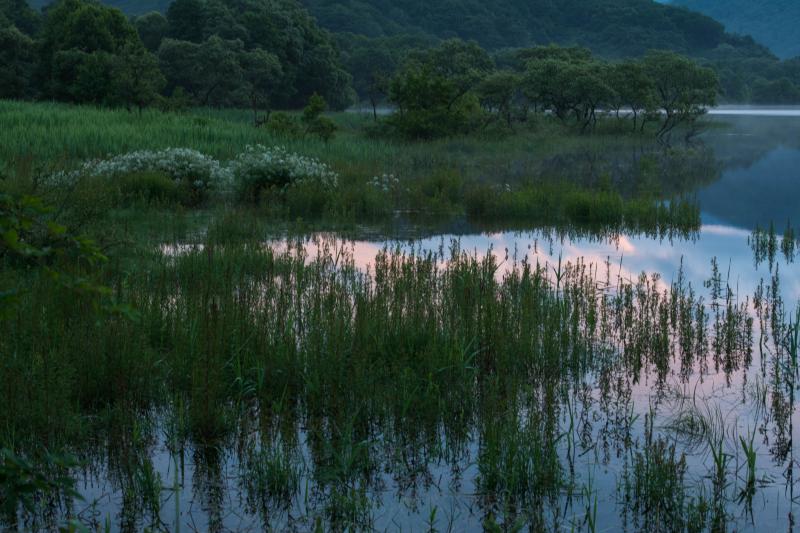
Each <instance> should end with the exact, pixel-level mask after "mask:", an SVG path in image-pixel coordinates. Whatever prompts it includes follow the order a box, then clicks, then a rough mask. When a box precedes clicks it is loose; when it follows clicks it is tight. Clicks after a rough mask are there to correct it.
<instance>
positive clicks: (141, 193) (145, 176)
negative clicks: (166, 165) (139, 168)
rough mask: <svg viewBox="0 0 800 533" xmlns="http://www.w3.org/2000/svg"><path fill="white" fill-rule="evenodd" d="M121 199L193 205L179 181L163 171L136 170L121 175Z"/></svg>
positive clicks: (126, 202) (128, 201) (129, 201)
mask: <svg viewBox="0 0 800 533" xmlns="http://www.w3.org/2000/svg"><path fill="white" fill-rule="evenodd" d="M117 185H118V187H119V193H120V200H121V201H122V203H123V204H130V203H135V202H144V203H147V204H175V203H181V204H184V205H192V204H193V199H192V197H191V195H189V196H188V197H187V196H186V195H185V194H182V193H184V192H191V191H186V190H185V189H183V190H182V187H181V186H180V184H179V183H178V182H176V181H175V180H173V179H172V178H171V177H170V176H168V175H167V174H164V173H163V172H134V173H132V174H125V175H123V176H120V178H119V180H118V181H117Z"/></svg>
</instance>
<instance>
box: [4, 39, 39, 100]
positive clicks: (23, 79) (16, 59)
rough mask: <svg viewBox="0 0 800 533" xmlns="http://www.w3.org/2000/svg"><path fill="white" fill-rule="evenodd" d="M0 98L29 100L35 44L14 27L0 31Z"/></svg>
mask: <svg viewBox="0 0 800 533" xmlns="http://www.w3.org/2000/svg"><path fill="white" fill-rule="evenodd" d="M0 65H2V67H0V98H29V97H31V96H33V95H34V90H33V87H32V86H31V80H32V77H33V72H34V69H35V67H36V44H35V42H34V41H33V39H31V38H30V37H28V36H27V35H25V34H24V33H22V32H21V31H19V30H18V29H17V28H16V27H15V26H9V27H6V28H2V29H0Z"/></svg>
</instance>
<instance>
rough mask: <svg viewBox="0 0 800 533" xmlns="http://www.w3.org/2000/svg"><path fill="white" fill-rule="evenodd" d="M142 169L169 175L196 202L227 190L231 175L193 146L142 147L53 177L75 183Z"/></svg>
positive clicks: (217, 162) (53, 179) (62, 182)
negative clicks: (191, 147)
mask: <svg viewBox="0 0 800 533" xmlns="http://www.w3.org/2000/svg"><path fill="white" fill-rule="evenodd" d="M142 172H157V173H161V174H164V175H167V176H169V177H170V178H171V179H172V180H174V181H175V182H176V184H178V185H179V186H180V187H182V188H185V189H187V190H188V195H187V198H191V199H192V203H193V204H197V203H201V202H203V201H204V200H205V199H206V198H207V196H208V193H209V192H210V191H212V190H215V189H218V190H223V189H225V188H226V187H227V185H228V183H229V182H230V177H229V174H228V172H227V169H225V168H224V167H223V166H222V165H221V164H220V163H219V161H217V160H216V159H214V158H212V157H210V156H207V155H205V154H202V153H200V152H198V151H197V150H191V149H189V148H167V149H165V150H158V151H153V150H139V151H136V152H129V153H127V154H121V155H116V156H113V157H110V158H108V159H103V160H95V161H88V162H86V163H84V164H83V166H82V167H81V168H79V169H78V170H76V171H74V172H61V173H58V174H55V175H53V176H51V181H52V182H54V183H56V184H66V185H69V184H72V183H75V182H76V181H77V180H78V179H79V178H81V177H87V176H88V177H93V178H96V177H104V178H119V177H121V176H125V175H131V174H136V173H142Z"/></svg>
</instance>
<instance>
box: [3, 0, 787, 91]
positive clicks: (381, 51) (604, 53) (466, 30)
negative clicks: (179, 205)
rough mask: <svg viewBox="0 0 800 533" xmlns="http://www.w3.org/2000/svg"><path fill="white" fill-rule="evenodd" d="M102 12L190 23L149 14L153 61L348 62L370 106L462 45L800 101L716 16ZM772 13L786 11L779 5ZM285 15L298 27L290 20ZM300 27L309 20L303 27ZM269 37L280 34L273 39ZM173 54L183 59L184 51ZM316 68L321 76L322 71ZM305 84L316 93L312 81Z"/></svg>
mask: <svg viewBox="0 0 800 533" xmlns="http://www.w3.org/2000/svg"><path fill="white" fill-rule="evenodd" d="M675 1H678V0H675ZM680 1H682V2H686V3H687V4H689V3H690V4H691V5H692V7H698V8H701V7H703V6H704V5H706V4H709V5H710V4H713V3H714V0H680ZM3 2H5V3H6V4H8V5H10V4H16V5H17V6H18V8H16V9H12V11H15V12H17V13H23V12H25V10H24V9H23V8H22V7H19V6H22V5H24V1H23V0H0V5H3V4H2V3H3ZM44 3H47V0H34V3H33V4H32V5H34V6H35V7H41V6H42V4H44ZM104 3H105V4H108V5H111V6H116V7H119V8H121V9H123V10H124V11H125V12H126V13H128V14H129V15H132V16H133V15H141V14H142V13H143V12H144V11H151V10H153V9H155V10H160V11H161V12H163V13H165V14H166V13H168V12H174V13H178V12H180V13H181V14H180V16H179V17H178V18H180V19H181V20H182V21H185V27H184V28H182V29H181V28H179V27H178V26H180V23H178V24H177V25H176V23H174V21H173V22H172V23H170V24H169V27H168V26H167V23H166V22H165V19H164V17H159V16H158V15H154V14H152V13H151V14H149V15H148V16H144V17H143V16H139V17H138V19H137V20H136V21H135V25H136V28H137V30H138V31H139V35H140V37H141V39H142V41H144V43H145V45H146V46H147V47H148V48H149V49H150V50H151V51H152V52H153V53H157V52H159V50H158V48H159V47H160V46H161V44H162V40H163V39H164V38H168V39H170V41H167V42H166V44H167V45H168V47H169V46H172V47H173V48H174V43H172V42H171V40H173V39H178V40H181V41H185V42H194V43H200V42H202V41H205V40H207V39H209V38H211V37H212V36H219V37H220V38H222V39H223V40H225V41H226V42H228V43H229V45H227V46H229V47H230V46H233V45H232V44H230V43H233V42H234V41H237V40H238V41H241V43H242V45H243V47H244V48H243V49H249V48H252V47H253V46H254V43H255V44H258V45H259V46H260V47H262V48H264V49H266V50H269V51H271V52H273V50H272V48H271V47H273V46H275V47H277V49H281V48H283V49H284V51H283V52H280V53H277V54H276V55H277V56H278V58H279V59H280V60H282V61H283V62H284V63H283V68H284V70H290V71H294V70H296V68H295V63H296V62H297V61H299V60H300V58H302V60H303V61H312V62H314V63H316V64H320V65H321V64H326V65H333V64H336V63H337V62H338V61H339V59H338V58H337V57H336V56H337V54H339V57H340V58H341V61H342V62H343V65H344V66H345V68H346V69H347V70H348V71H349V73H350V74H351V75H352V77H353V78H354V85H355V89H356V91H357V92H358V93H359V95H360V96H361V97H362V98H367V97H368V94H367V92H368V91H367V87H368V85H370V83H371V81H370V78H371V77H372V74H373V73H374V72H375V70H376V63H378V64H379V65H377V66H378V70H380V71H381V72H382V73H384V74H391V73H392V72H393V69H394V68H396V67H397V65H398V64H399V63H400V62H401V60H402V58H403V57H404V55H405V54H406V53H407V52H409V51H411V50H413V49H417V48H429V47H430V46H433V45H435V44H436V43H437V42H439V41H442V40H446V39H449V38H454V37H455V38H460V39H463V40H466V41H470V40H473V41H475V42H477V43H478V44H479V45H481V46H482V47H483V48H485V49H486V50H488V51H489V52H493V53H494V54H495V55H496V56H497V57H498V58H499V59H500V60H501V61H502V57H503V56H504V54H505V55H507V54H508V53H511V52H510V51H512V50H514V49H518V48H525V47H530V46H533V45H547V44H551V43H556V44H560V45H577V46H582V47H586V48H588V49H590V50H591V51H592V52H593V53H594V54H595V55H597V56H599V57H601V58H605V59H610V60H618V59H622V58H632V57H641V56H643V55H644V54H645V53H646V52H647V51H648V50H655V49H668V50H672V51H675V52H678V53H681V54H684V55H687V56H690V57H693V58H695V59H696V60H698V61H699V62H701V63H703V64H705V65H707V66H710V67H712V68H714V70H715V71H716V72H717V74H718V76H719V79H720V85H721V92H722V98H723V101H730V102H753V103H789V102H796V101H800V61H790V62H781V61H779V60H778V58H777V57H776V56H775V55H774V54H772V53H771V52H770V51H769V50H768V49H767V48H766V47H764V46H762V45H761V44H759V43H758V42H756V41H754V40H753V39H752V38H751V37H749V36H738V35H734V34H732V33H730V32H726V29H725V27H724V26H723V25H722V24H721V23H720V22H718V21H716V20H714V19H713V18H711V17H708V16H706V15H703V14H700V13H696V12H693V11H690V10H688V9H686V8H683V7H675V6H673V5H667V4H663V3H658V2H655V1H653V0H497V1H495V2H492V3H486V2H481V1H479V0H446V1H436V2H430V1H426V0H291V1H288V0H283V1H275V0H247V1H243V2H236V1H233V0H209V1H204V0H180V1H177V2H174V3H173V2H171V1H170V0H141V1H133V0H105V1H104ZM740 3H741V4H744V3H745V2H744V1H743V0H740V1H735V2H733V3H732V4H733V5H738V4H740ZM772 3H773V4H780V5H783V4H781V0H775V1H774V2H772ZM784 3H786V2H785V0H784ZM720 5H721V4H720ZM170 6H172V8H173V9H170ZM303 8H305V9H303ZM793 9H800V8H793ZM254 10H255V11H258V12H259V13H260V14H259V15H258V17H257V18H258V20H259V21H260V22H261V23H263V24H262V25H261V26H258V25H254V22H253V18H252V17H251V16H250V15H249V14H248V13H251V12H253V11H254ZM306 10H308V12H306ZM287 12H288V13H289V15H288V17H289V18H290V19H291V20H293V21H295V22H286V16H287V15H286V13H287ZM767 12H768V10H765V11H763V12H756V11H753V13H754V17H753V19H754V20H756V19H757V17H756V15H759V16H761V15H764V16H766V13H767ZM309 13H310V15H311V16H312V17H313V18H311V17H309V16H308V14H309ZM26 16H27V15H25V14H23V15H19V14H17V15H16V17H17V18H18V19H20V20H21V22H17V23H15V24H16V25H17V27H19V28H21V29H22V26H23V25H26V27H29V28H32V26H31V24H34V23H35V20H33V21H30V20H28V19H26ZM167 18H169V16H167ZM174 18H175V17H173V19H174ZM789 18H791V17H789ZM313 19H316V21H317V23H318V24H319V26H320V27H321V28H323V29H325V30H328V32H330V33H332V34H333V35H334V37H335V38H334V39H331V38H330V37H329V36H327V35H325V32H321V33H316V32H317V30H314V32H312V33H313V35H314V36H311V37H309V36H310V35H311V34H309V33H308V32H306V30H298V28H310V27H311V26H312V25H314V27H316V26H315V24H314V20H313ZM301 20H302V21H305V22H300V23H297V21H301ZM297 24H299V25H297ZM265 28H268V29H270V31H271V32H272V34H271V35H270V34H269V32H265V31H264V30H265ZM734 29H739V28H737V27H734ZM296 30H297V31H299V34H300V35H304V37H303V38H302V40H304V41H305V40H308V41H309V42H313V43H318V44H319V43H323V42H325V43H327V42H329V41H335V43H336V48H338V51H337V50H336V49H334V48H333V47H331V46H330V45H329V44H324V45H323V46H321V47H319V46H316V45H315V47H314V49H315V50H316V52H315V53H314V54H311V55H309V54H307V53H305V52H303V51H304V50H307V48H305V45H302V46H300V47H299V48H296V49H295V52H298V53H301V55H297V56H292V55H291V54H290V53H289V52H287V51H286V49H285V48H286V47H291V46H293V44H292V43H294V44H296V42H295V41H294V40H293V38H292V37H291V34H292V33H293V32H296ZM23 31H26V30H23ZM31 31H32V30H31V29H29V30H28V31H27V33H29V34H31ZM775 33H776V34H780V33H781V32H775ZM306 37H307V38H308V39H306ZM281 43H283V44H281ZM322 50H325V52H324V53H323V52H322ZM166 52H175V53H177V52H178V50H177V49H174V50H171V51H170V50H167V51H166ZM184 52H186V51H185V50H184ZM181 53H183V52H181ZM273 53H275V52H273ZM293 53H294V52H293ZM320 54H322V55H320ZM323 56H324V57H323ZM165 57H166V58H167V59H169V54H168V53H167V54H164V53H160V58H161V60H162V65H163V64H164V59H165ZM173 63H174V61H173ZM310 69H311V71H313V70H314V67H310ZM301 70H302V68H301ZM309 76H310V75H309ZM168 78H169V76H168ZM373 81H374V80H373ZM329 82H333V83H334V84H336V87H335V89H334V90H333V91H328V93H329V101H331V102H333V103H334V104H335V105H341V104H342V103H343V102H344V100H343V99H342V98H341V97H342V96H343V95H344V94H345V91H344V90H343V89H342V88H341V86H340V85H341V83H342V82H343V77H342V76H341V75H340V74H336V75H334V76H333V77H328V78H327V79H326V81H325V84H328V83H329ZM303 83H304V84H306V85H313V82H312V78H310V77H309V78H308V79H306V80H304V81H303ZM172 85H173V83H172V82H170V86H172ZM293 90H294V89H292V90H290V92H292V91H293ZM300 95H302V97H306V96H307V95H308V92H307V91H301V92H300ZM300 95H297V97H296V98H295V97H290V96H288V95H285V96H284V97H282V98H281V100H282V101H283V102H292V103H296V102H298V101H299V99H300V97H301V96H300ZM195 96H197V95H195ZM330 96H333V98H331V97H330ZM200 100H201V101H205V98H204V97H202V96H201V97H200Z"/></svg>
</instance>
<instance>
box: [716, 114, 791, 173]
mask: <svg viewBox="0 0 800 533" xmlns="http://www.w3.org/2000/svg"><path fill="white" fill-rule="evenodd" d="M702 139H703V142H704V143H705V144H706V145H707V146H709V147H710V148H711V149H712V150H713V151H714V155H715V156H716V158H717V160H718V161H719V162H720V164H721V165H722V168H723V169H724V170H736V169H748V168H750V167H751V166H752V165H753V164H754V163H756V162H758V161H760V160H761V159H763V158H764V156H766V155H767V154H768V153H770V152H771V151H773V150H775V149H776V148H779V147H787V148H792V149H795V150H800V122H798V120H797V118H796V117H737V116H727V117H720V118H715V119H713V127H712V128H710V129H709V130H708V131H707V132H706V133H705V134H704V135H703V136H702Z"/></svg>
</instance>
